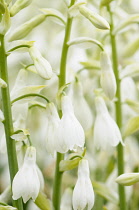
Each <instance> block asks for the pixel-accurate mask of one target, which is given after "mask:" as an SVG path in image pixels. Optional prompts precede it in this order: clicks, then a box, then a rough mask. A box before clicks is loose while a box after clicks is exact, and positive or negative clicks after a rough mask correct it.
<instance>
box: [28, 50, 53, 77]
mask: <svg viewBox="0 0 139 210" xmlns="http://www.w3.org/2000/svg"><path fill="white" fill-rule="evenodd" d="M29 54H30V56H31V58H32V60H33V62H34V65H35V68H36V70H37V72H38V74H39V75H40V76H41V77H42V78H44V79H51V78H52V75H53V72H52V68H51V66H50V64H49V62H48V61H47V60H46V59H45V58H44V57H42V55H41V53H40V52H39V50H38V49H37V48H36V47H34V46H33V47H30V48H29Z"/></svg>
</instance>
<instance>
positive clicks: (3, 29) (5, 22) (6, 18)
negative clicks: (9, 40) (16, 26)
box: [0, 4, 11, 35]
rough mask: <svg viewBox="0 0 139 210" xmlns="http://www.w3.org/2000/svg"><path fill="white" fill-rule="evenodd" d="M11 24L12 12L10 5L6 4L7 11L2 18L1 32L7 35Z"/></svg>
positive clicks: (0, 23)
mask: <svg viewBox="0 0 139 210" xmlns="http://www.w3.org/2000/svg"><path fill="white" fill-rule="evenodd" d="M10 25H11V20H10V13H9V10H8V7H7V6H6V4H5V13H4V14H3V15H2V20H1V22H0V34H2V35H5V34H6V32H7V31H8V30H9V28H10Z"/></svg>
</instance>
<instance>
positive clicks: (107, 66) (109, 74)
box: [100, 52, 116, 99]
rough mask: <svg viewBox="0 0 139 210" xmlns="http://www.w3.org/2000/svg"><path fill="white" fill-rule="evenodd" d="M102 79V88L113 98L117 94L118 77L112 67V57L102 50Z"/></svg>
mask: <svg viewBox="0 0 139 210" xmlns="http://www.w3.org/2000/svg"><path fill="white" fill-rule="evenodd" d="M100 64H101V79H100V83H101V86H102V89H103V91H104V93H105V94H106V96H107V97H108V98H109V99H113V98H114V96H115V94H116V79H115V75H114V72H113V69H112V65H111V62H110V59H109V57H108V55H107V54H106V52H101V58H100Z"/></svg>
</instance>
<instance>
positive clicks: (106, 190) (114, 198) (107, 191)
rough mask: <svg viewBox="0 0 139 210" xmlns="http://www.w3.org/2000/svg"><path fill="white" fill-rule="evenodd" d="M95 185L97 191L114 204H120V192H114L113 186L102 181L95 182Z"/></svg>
mask: <svg viewBox="0 0 139 210" xmlns="http://www.w3.org/2000/svg"><path fill="white" fill-rule="evenodd" d="M93 187H94V191H95V193H97V194H98V195H100V196H102V197H103V198H105V199H106V200H108V201H110V202H112V203H114V204H118V194H116V192H115V193H113V191H112V190H111V188H110V187H108V186H106V184H103V183H100V182H93Z"/></svg>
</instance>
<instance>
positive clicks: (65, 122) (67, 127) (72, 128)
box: [57, 96, 85, 153]
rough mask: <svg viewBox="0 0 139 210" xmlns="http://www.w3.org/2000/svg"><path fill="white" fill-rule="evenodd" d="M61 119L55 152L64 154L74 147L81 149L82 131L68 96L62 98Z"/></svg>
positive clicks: (83, 138) (83, 135)
mask: <svg viewBox="0 0 139 210" xmlns="http://www.w3.org/2000/svg"><path fill="white" fill-rule="evenodd" d="M61 105H62V118H61V120H60V124H59V127H58V145H57V151H58V152H61V153H65V152H67V151H68V150H73V149H75V148H76V147H78V146H79V147H83V146H84V142H85V134H84V130H83V128H82V126H81V124H80V123H79V121H78V120H77V119H76V117H75V115H74V110H73V106H72V102H71V99H70V97H69V96H62V98H61Z"/></svg>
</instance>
